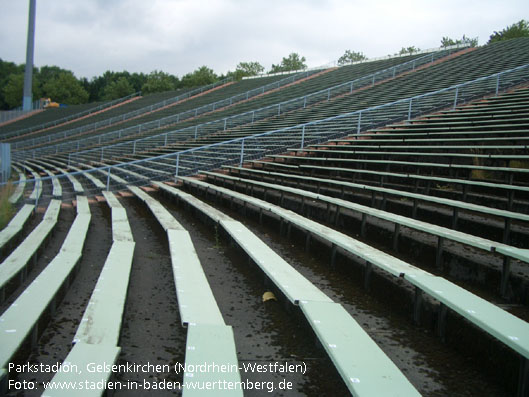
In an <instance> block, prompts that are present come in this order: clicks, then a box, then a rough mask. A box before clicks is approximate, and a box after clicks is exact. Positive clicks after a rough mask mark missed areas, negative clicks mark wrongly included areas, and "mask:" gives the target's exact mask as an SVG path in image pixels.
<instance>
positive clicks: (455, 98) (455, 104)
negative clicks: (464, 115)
mask: <svg viewBox="0 0 529 397" xmlns="http://www.w3.org/2000/svg"><path fill="white" fill-rule="evenodd" d="M458 95H459V87H456V94H455V97H454V106H453V107H452V109H455V108H456V106H457V96H458Z"/></svg>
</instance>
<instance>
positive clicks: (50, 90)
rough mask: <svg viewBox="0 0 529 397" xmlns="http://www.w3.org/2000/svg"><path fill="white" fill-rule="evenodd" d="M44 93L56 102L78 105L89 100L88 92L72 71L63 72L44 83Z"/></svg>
mask: <svg viewBox="0 0 529 397" xmlns="http://www.w3.org/2000/svg"><path fill="white" fill-rule="evenodd" d="M42 90H43V94H44V96H45V97H49V98H51V99H52V100H53V101H55V102H60V103H66V104H68V105H77V104H80V103H86V102H87V101H88V92H86V90H85V89H84V88H83V87H82V86H81V83H80V82H79V81H78V80H77V79H76V78H75V76H74V75H73V73H72V72H61V73H59V75H58V76H57V77H54V78H52V79H51V80H48V81H47V82H46V83H44V85H43V87H42Z"/></svg>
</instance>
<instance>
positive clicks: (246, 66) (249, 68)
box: [228, 62, 264, 80]
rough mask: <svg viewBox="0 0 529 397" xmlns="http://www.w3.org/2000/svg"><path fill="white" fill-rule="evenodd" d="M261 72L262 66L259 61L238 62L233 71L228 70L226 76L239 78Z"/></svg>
mask: <svg viewBox="0 0 529 397" xmlns="http://www.w3.org/2000/svg"><path fill="white" fill-rule="evenodd" d="M263 72H264V67H263V65H261V64H260V63H259V62H239V64H238V65H237V68H236V69H235V71H234V72H228V76H231V77H233V79H234V80H241V79H242V78H243V77H249V76H257V75H260V74H261V73H263Z"/></svg>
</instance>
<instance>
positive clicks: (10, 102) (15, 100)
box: [2, 73, 24, 109]
mask: <svg viewBox="0 0 529 397" xmlns="http://www.w3.org/2000/svg"><path fill="white" fill-rule="evenodd" d="M23 92H24V74H23V73H16V74H15V73H13V74H11V75H9V77H8V79H7V83H6V85H5V86H4V88H3V90H2V93H3V96H4V102H5V103H6V105H7V107H8V109H14V108H16V107H19V106H22V95H23Z"/></svg>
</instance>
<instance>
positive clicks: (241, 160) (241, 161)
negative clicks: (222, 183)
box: [239, 139, 244, 167]
mask: <svg viewBox="0 0 529 397" xmlns="http://www.w3.org/2000/svg"><path fill="white" fill-rule="evenodd" d="M243 161H244V139H243V140H242V141H241V159H240V161H239V167H242V163H243Z"/></svg>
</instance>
